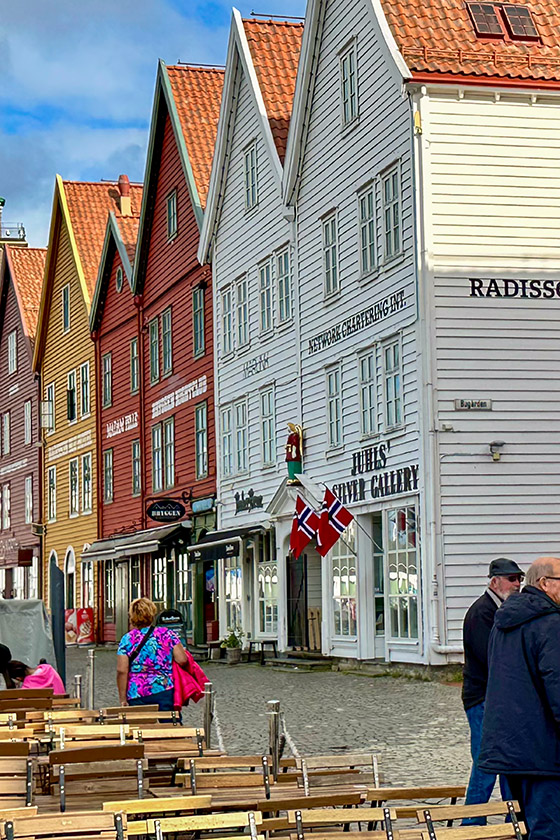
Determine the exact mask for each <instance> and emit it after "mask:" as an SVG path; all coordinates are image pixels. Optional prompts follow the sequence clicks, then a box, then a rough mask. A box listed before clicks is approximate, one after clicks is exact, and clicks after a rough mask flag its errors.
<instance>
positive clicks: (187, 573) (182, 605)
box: [177, 551, 194, 639]
mask: <svg viewBox="0 0 560 840" xmlns="http://www.w3.org/2000/svg"><path fill="white" fill-rule="evenodd" d="M177 608H178V610H179V612H180V613H181V615H182V616H183V620H184V622H185V626H186V628H187V638H189V639H190V638H192V634H193V626H194V623H193V575H192V565H191V564H190V563H189V555H188V553H187V552H186V551H184V552H183V553H182V554H179V556H178V557H177Z"/></svg>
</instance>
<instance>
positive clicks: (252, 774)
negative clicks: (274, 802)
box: [176, 756, 273, 799]
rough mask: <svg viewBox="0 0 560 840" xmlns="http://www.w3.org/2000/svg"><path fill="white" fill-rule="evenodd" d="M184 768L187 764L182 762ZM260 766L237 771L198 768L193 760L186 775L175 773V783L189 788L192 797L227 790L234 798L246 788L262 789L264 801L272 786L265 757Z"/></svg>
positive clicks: (189, 762) (269, 768)
mask: <svg viewBox="0 0 560 840" xmlns="http://www.w3.org/2000/svg"><path fill="white" fill-rule="evenodd" d="M184 764H185V767H186V765H187V762H184ZM259 765H260V766H258V765H257V766H255V767H252V766H251V767H247V766H245V769H242V770H240V769H237V770H236V771H235V772H234V771H233V768H231V767H229V768H228V767H226V768H224V767H223V766H222V767H214V768H212V767H208V766H207V767H206V768H204V769H202V768H200V765H198V764H197V763H196V760H195V759H194V758H192V759H190V760H189V761H188V773H177V775H176V783H177V784H178V785H183V787H188V788H190V791H191V793H192V794H193V795H194V794H196V793H198V792H199V791H201V790H221V791H223V790H228V791H230V792H231V793H232V794H233V795H234V796H235V797H237V796H238V795H240V794H241V793H243V792H244V791H245V790H246V789H247V788H262V790H263V793H264V796H265V797H266V799H270V789H271V786H272V785H273V780H272V775H271V767H270V763H269V761H268V757H267V756H262V758H261V760H260V762H259ZM234 767H235V765H234Z"/></svg>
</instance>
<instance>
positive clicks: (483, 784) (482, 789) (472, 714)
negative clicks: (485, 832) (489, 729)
mask: <svg viewBox="0 0 560 840" xmlns="http://www.w3.org/2000/svg"><path fill="white" fill-rule="evenodd" d="M465 714H466V715H467V720H468V722H469V726H470V730H471V757H472V770H471V777H470V780H469V786H468V788H467V796H466V798H465V805H484V804H486V802H488V801H489V799H490V797H491V796H492V791H493V790H494V785H495V784H496V776H495V774H494V773H484V772H483V771H482V770H479V769H478V756H479V753H480V742H481V740H482V719H483V717H484V703H478V704H477V705H476V706H471V708H470V709H467V710H466V712H465ZM500 792H501V794H502V799H505V800H508V799H512V795H511V792H510V789H509V787H508V784H507V781H506V779H505V777H504V776H500ZM462 825H486V817H470V818H469V819H465V820H463V822H462Z"/></svg>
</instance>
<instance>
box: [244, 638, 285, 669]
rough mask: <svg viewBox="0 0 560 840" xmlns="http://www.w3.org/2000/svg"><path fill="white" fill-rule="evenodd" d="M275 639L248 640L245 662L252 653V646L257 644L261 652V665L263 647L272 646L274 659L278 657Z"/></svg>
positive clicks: (249, 659)
mask: <svg viewBox="0 0 560 840" xmlns="http://www.w3.org/2000/svg"><path fill="white" fill-rule="evenodd" d="M277 644H278V643H277V641H276V639H251V640H250V642H249V653H248V654H247V662H250V661H251V657H252V655H253V648H254V647H257V646H259V649H260V654H261V659H260V662H261V665H264V649H265V647H269V648H272V652H273V654H274V657H275V659H278V647H277Z"/></svg>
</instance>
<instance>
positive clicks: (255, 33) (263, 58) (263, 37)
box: [198, 9, 303, 263]
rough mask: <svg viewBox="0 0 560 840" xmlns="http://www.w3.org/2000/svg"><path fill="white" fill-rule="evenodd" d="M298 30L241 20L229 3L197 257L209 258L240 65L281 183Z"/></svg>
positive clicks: (300, 31)
mask: <svg viewBox="0 0 560 840" xmlns="http://www.w3.org/2000/svg"><path fill="white" fill-rule="evenodd" d="M302 36H303V25H302V24H301V23H290V22H287V21H269V20H243V19H242V18H241V15H240V14H239V12H238V11H237V9H233V12H232V22H231V29H230V36H229V44H228V55H227V60H226V74H225V80H224V93H223V97H222V107H221V110H220V121H219V123H218V136H217V138H216V149H215V152H214V160H213V161H212V174H211V176H210V189H209V192H208V203H207V207H206V212H205V214H204V224H203V226H202V232H201V235H200V247H199V250H198V259H199V261H200V262H201V263H205V262H207V261H208V260H209V258H210V250H211V247H212V239H213V236H214V232H215V229H216V225H217V223H218V220H219V214H220V209H221V202H222V198H223V187H224V182H225V178H226V177H227V158H228V154H229V151H230V148H231V137H232V132H233V125H234V112H235V109H236V107H237V93H238V83H239V78H238V67H240V68H241V71H242V72H243V74H244V76H245V78H246V80H247V83H248V85H249V88H250V90H251V92H252V95H253V101H254V104H255V110H256V113H257V115H258V118H259V122H260V124H261V127H262V133H263V137H264V142H265V146H266V147H267V149H268V152H269V155H270V161H271V164H272V169H273V172H274V174H275V176H276V178H277V179H278V184H279V185H280V184H281V181H282V164H283V161H284V156H285V153H286V139H287V136H288V130H289V123H290V118H291V113H292V105H293V97H294V91H295V82H296V76H297V63H298V59H299V52H300V48H301V41H302ZM248 139H249V138H248Z"/></svg>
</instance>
